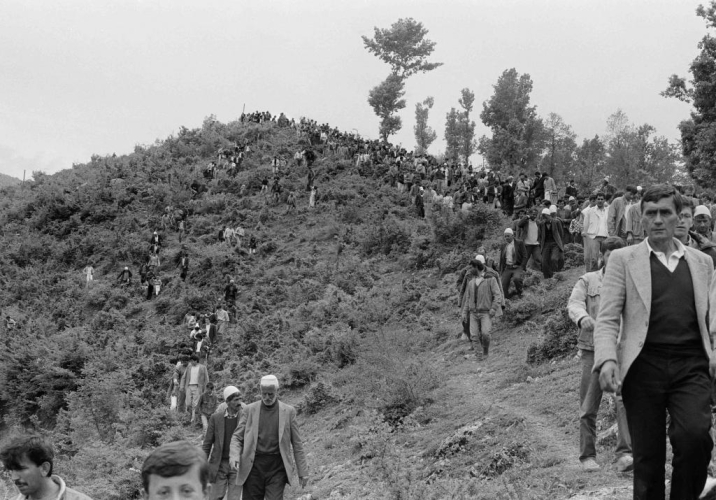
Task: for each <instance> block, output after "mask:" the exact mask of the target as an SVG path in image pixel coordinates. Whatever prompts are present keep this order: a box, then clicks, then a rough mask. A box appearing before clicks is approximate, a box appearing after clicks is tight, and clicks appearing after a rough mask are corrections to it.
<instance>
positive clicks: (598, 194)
mask: <svg viewBox="0 0 716 500" xmlns="http://www.w3.org/2000/svg"><path fill="white" fill-rule="evenodd" d="M600 196H601V197H602V198H604V199H605V200H606V199H607V195H606V194H604V193H603V192H601V191H599V192H598V193H596V196H595V199H596V198H599V197H600Z"/></svg>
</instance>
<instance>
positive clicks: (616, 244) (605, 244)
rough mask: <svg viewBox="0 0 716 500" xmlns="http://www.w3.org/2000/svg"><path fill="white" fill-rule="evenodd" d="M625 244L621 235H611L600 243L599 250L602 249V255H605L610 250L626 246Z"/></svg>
mask: <svg viewBox="0 0 716 500" xmlns="http://www.w3.org/2000/svg"><path fill="white" fill-rule="evenodd" d="M624 246H625V245H624V240H623V239H621V238H620V237H619V236H610V237H609V238H606V239H603V240H602V242H601V243H600V244H599V250H601V252H602V255H604V254H605V253H607V252H608V251H610V250H618V249H620V248H624Z"/></svg>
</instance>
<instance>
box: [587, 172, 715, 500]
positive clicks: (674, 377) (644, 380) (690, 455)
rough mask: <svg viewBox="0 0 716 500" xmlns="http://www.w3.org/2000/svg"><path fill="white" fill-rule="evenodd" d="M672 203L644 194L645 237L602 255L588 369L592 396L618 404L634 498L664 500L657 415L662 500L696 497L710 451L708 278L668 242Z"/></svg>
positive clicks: (701, 259) (675, 201)
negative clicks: (604, 262) (617, 396)
mask: <svg viewBox="0 0 716 500" xmlns="http://www.w3.org/2000/svg"><path fill="white" fill-rule="evenodd" d="M682 203H683V202H682V198H681V195H680V194H679V193H678V191H676V190H675V189H674V188H673V187H672V186H669V185H665V184H662V185H656V186H652V187H651V188H649V189H647V190H646V192H645V193H644V196H643V198H642V201H641V204H642V224H643V226H644V231H645V233H646V235H647V236H646V239H645V240H644V241H643V242H642V243H640V244H638V245H633V246H630V247H627V248H624V249H620V250H615V251H614V252H613V253H612V254H611V256H610V257H609V265H608V266H607V270H606V273H605V274H604V281H603V284H602V290H601V292H600V295H601V297H602V299H601V304H600V306H599V315H598V317H597V326H596V328H595V331H594V368H593V370H594V371H595V372H596V373H599V382H600V385H601V387H602V390H604V391H608V392H618V391H619V390H621V394H622V397H623V398H624V407H625V408H626V411H627V421H628V423H629V431H630V434H631V438H632V450H633V455H634V498H643V499H650V500H651V499H663V498H665V491H664V490H665V486H664V485H665V481H664V480H665V462H666V428H667V427H666V411H667V410H668V412H669V416H670V419H671V422H670V424H669V440H670V441H671V446H672V449H673V459H672V474H671V497H670V498H671V499H672V500H685V499H696V498H698V497H699V494H700V493H701V492H702V490H703V488H704V485H705V483H706V477H707V468H708V465H709V461H710V459H711V450H712V448H713V441H712V439H711V434H710V429H711V392H712V391H711V388H712V383H711V381H712V379H713V377H714V376H716V357H715V356H714V354H713V351H712V347H711V338H712V334H713V332H714V323H713V320H714V318H716V287H714V286H713V285H712V283H713V279H712V278H713V274H714V270H713V263H712V261H711V259H710V258H709V257H708V256H707V255H705V254H703V253H702V252H700V251H699V250H696V249H693V248H690V247H687V246H684V245H683V244H682V243H681V242H680V241H678V240H677V239H675V238H674V233H675V229H676V226H677V224H678V221H679V214H680V212H681V206H682ZM707 318H711V321H712V324H711V325H712V326H711V329H709V325H708V324H707Z"/></svg>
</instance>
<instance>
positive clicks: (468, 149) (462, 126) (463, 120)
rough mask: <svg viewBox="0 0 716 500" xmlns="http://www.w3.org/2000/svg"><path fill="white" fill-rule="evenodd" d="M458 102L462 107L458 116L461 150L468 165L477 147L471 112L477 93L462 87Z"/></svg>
mask: <svg viewBox="0 0 716 500" xmlns="http://www.w3.org/2000/svg"><path fill="white" fill-rule="evenodd" d="M458 104H460V107H461V108H462V112H461V113H459V116H458V131H459V138H460V145H459V150H460V155H461V156H462V158H463V160H464V161H465V165H468V164H469V163H470V157H471V156H472V154H473V153H474V152H475V150H476V149H477V141H476V140H475V126H476V125H475V122H474V120H470V113H472V108H473V106H474V104H475V93H474V92H472V91H471V90H470V89H468V88H464V89H462V90H461V91H460V99H459V100H458Z"/></svg>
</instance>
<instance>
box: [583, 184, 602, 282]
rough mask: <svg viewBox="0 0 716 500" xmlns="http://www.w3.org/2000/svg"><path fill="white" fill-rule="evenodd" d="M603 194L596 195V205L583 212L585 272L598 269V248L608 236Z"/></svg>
mask: <svg viewBox="0 0 716 500" xmlns="http://www.w3.org/2000/svg"><path fill="white" fill-rule="evenodd" d="M605 200H606V198H605V197H604V193H597V204H596V205H595V206H593V207H591V208H589V209H588V210H585V211H584V224H583V226H582V238H583V239H584V265H585V266H586V268H587V272H591V271H596V270H597V268H598V267H599V246H600V245H601V243H602V240H604V239H606V237H607V236H609V230H608V226H607V216H608V213H607V209H606V207H605V206H604V203H605Z"/></svg>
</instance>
